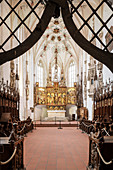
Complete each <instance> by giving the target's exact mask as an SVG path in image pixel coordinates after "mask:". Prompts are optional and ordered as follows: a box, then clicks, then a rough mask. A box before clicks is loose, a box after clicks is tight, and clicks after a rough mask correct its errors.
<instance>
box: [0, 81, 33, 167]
mask: <svg viewBox="0 0 113 170" xmlns="http://www.w3.org/2000/svg"><path fill="white" fill-rule="evenodd" d="M32 129H33V122H32V120H31V119H30V117H28V118H27V120H24V121H20V119H19V93H18V90H16V89H15V88H14V89H12V88H10V86H8V82H7V83H6V84H5V83H4V81H3V79H2V82H1V84H0V170H17V169H18V170H19V169H21V170H22V169H25V167H24V136H26V133H28V132H29V131H32Z"/></svg>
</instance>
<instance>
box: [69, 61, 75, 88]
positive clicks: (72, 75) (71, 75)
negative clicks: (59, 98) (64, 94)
mask: <svg viewBox="0 0 113 170" xmlns="http://www.w3.org/2000/svg"><path fill="white" fill-rule="evenodd" d="M68 71H69V72H68V82H69V87H74V82H75V63H74V61H72V62H71V63H70V65H69V70H68Z"/></svg>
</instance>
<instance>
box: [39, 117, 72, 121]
mask: <svg viewBox="0 0 113 170" xmlns="http://www.w3.org/2000/svg"><path fill="white" fill-rule="evenodd" d="M55 121H56V122H59V121H61V122H68V121H69V118H68V117H45V118H44V119H43V120H42V122H55Z"/></svg>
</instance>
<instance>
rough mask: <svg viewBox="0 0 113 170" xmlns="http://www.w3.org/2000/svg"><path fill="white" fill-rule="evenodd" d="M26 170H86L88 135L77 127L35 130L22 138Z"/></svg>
mask: <svg viewBox="0 0 113 170" xmlns="http://www.w3.org/2000/svg"><path fill="white" fill-rule="evenodd" d="M24 143H25V153H24V155H25V157H24V158H25V160H24V162H25V163H24V164H25V167H26V169H27V170H86V166H87V165H88V147H89V146H88V143H89V141H88V135H86V134H83V133H81V131H80V130H78V129H77V128H72V127H65V128H63V129H60V130H59V129H58V128H56V127H53V128H52V127H50V128H48V127H47V128H44V127H42V128H37V129H36V130H33V133H31V132H30V133H28V134H27V137H26V138H25V142H24Z"/></svg>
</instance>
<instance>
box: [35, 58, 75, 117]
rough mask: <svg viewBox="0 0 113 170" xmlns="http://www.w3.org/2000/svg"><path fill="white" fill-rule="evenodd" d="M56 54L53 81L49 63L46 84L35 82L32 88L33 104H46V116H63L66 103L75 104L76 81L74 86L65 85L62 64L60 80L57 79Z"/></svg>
mask: <svg viewBox="0 0 113 170" xmlns="http://www.w3.org/2000/svg"><path fill="white" fill-rule="evenodd" d="M57 73H58V66H57V56H56V57H55V74H54V81H52V78H51V77H52V76H51V63H50V65H49V76H48V78H47V86H46V87H39V83H38V82H37V83H36V86H35V90H34V93H35V94H34V103H35V105H46V106H47V113H48V117H65V113H66V105H68V104H70V105H71V104H72V105H76V103H77V99H76V83H74V87H66V83H65V78H64V73H63V64H62V69H61V80H60V81H58V75H57Z"/></svg>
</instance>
